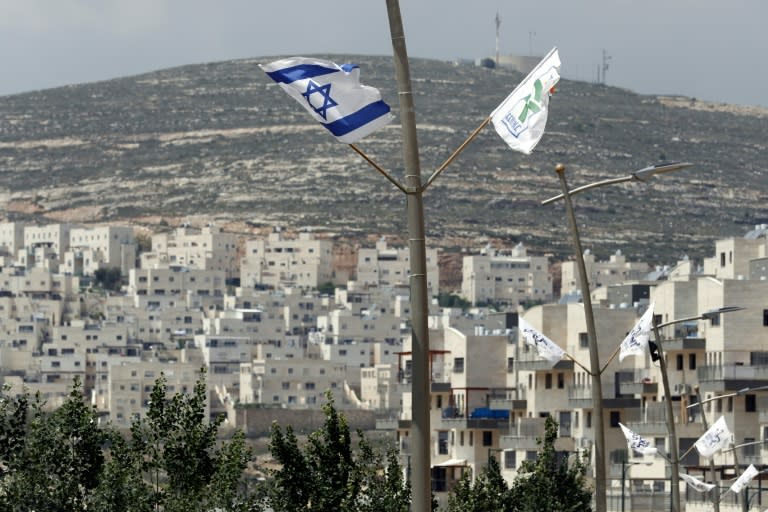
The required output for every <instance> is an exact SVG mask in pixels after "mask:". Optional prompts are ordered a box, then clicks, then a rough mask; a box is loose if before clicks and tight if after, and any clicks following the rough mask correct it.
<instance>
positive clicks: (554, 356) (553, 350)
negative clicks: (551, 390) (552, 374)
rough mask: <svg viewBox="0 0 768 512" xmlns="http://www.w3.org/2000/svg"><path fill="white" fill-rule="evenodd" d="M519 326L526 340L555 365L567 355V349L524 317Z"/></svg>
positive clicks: (540, 354) (519, 321) (519, 320)
mask: <svg viewBox="0 0 768 512" xmlns="http://www.w3.org/2000/svg"><path fill="white" fill-rule="evenodd" d="M518 328H519V329H520V332H521V333H522V334H523V337H524V338H525V342H526V343H527V344H528V345H531V346H533V347H534V348H535V349H536V352H537V353H538V354H539V356H541V357H543V358H544V359H547V360H548V361H549V362H550V363H552V365H553V366H554V364H555V363H557V362H558V361H559V360H560V359H562V357H563V356H564V355H565V351H564V350H563V349H561V348H560V347H559V346H557V344H556V343H555V342H554V341H552V340H551V339H549V338H547V337H546V336H544V335H543V334H541V333H540V332H539V331H537V330H536V329H534V328H533V327H532V326H531V324H529V323H528V322H526V321H525V319H523V318H522V317H520V318H519V319H518Z"/></svg>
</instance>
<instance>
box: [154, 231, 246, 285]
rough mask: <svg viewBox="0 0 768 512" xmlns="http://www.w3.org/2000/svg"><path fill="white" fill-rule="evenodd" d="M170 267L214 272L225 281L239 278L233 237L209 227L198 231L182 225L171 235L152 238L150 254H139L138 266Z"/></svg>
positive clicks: (236, 249)
mask: <svg viewBox="0 0 768 512" xmlns="http://www.w3.org/2000/svg"><path fill="white" fill-rule="evenodd" d="M171 266H177V267H187V268H190V269H200V270H212V271H218V272H222V273H223V274H224V277H225V278H226V279H236V278H239V277H240V266H239V260H238V241H237V236H236V235H235V234H233V233H225V232H223V231H222V229H221V227H219V226H213V225H208V226H205V227H203V228H202V229H196V228H191V227H189V226H186V225H185V226H182V227H180V228H177V229H175V230H174V231H173V232H171V233H158V234H155V235H153V236H152V251H151V252H149V253H143V254H142V255H141V267H142V268H144V269H147V268H167V267H171Z"/></svg>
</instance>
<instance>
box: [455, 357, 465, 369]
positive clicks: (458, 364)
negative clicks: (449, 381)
mask: <svg viewBox="0 0 768 512" xmlns="http://www.w3.org/2000/svg"><path fill="white" fill-rule="evenodd" d="M453 373H464V358H463V357H454V358H453Z"/></svg>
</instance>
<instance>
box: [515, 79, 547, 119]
mask: <svg viewBox="0 0 768 512" xmlns="http://www.w3.org/2000/svg"><path fill="white" fill-rule="evenodd" d="M543 90H544V86H543V85H542V83H541V80H536V81H535V82H533V99H531V95H530V94H529V95H528V96H526V97H525V104H524V106H523V111H522V112H520V115H519V116H518V119H519V120H520V122H521V123H524V122H525V120H526V119H527V118H528V113H529V112H530V113H532V114H535V113H536V112H539V111H541V92H542V91H543Z"/></svg>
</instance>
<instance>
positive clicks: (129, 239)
mask: <svg viewBox="0 0 768 512" xmlns="http://www.w3.org/2000/svg"><path fill="white" fill-rule="evenodd" d="M136 251H137V244H136V238H135V237H134V235H133V228H131V227H127V226H100V227H94V228H78V227H73V228H72V229H71V230H70V232H69V249H68V250H66V251H65V252H64V255H63V258H62V271H63V272H67V273H69V274H73V275H93V273H94V272H95V271H97V270H99V269H100V268H119V269H120V272H121V274H122V275H124V276H127V275H128V271H129V270H130V269H132V268H135V267H136Z"/></svg>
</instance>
